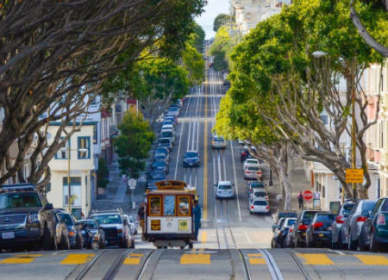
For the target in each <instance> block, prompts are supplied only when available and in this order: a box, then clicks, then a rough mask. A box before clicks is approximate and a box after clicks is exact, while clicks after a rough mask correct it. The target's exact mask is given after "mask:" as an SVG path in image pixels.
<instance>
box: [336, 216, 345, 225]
mask: <svg viewBox="0 0 388 280" xmlns="http://www.w3.org/2000/svg"><path fill="white" fill-rule="evenodd" d="M335 222H336V223H337V224H343V223H344V222H345V221H344V217H342V216H337V218H335Z"/></svg>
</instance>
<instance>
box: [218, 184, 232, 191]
mask: <svg viewBox="0 0 388 280" xmlns="http://www.w3.org/2000/svg"><path fill="white" fill-rule="evenodd" d="M218 188H219V189H220V190H229V189H231V188H232V186H231V185H228V184H222V185H219V186H218Z"/></svg>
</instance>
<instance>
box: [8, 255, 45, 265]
mask: <svg viewBox="0 0 388 280" xmlns="http://www.w3.org/2000/svg"><path fill="white" fill-rule="evenodd" d="M41 256H42V255H40V254H20V255H15V256H13V257H10V258H6V259H3V260H1V261H0V264H25V263H32V262H33V261H34V260H35V258H37V257H41Z"/></svg>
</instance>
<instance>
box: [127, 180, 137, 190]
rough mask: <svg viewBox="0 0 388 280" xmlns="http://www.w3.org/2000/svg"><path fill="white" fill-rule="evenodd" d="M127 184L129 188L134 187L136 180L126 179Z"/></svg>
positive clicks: (132, 188)
mask: <svg viewBox="0 0 388 280" xmlns="http://www.w3.org/2000/svg"><path fill="white" fill-rule="evenodd" d="M128 186H129V188H130V189H131V190H134V189H136V180H135V179H133V178H131V179H129V180H128Z"/></svg>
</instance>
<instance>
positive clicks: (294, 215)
mask: <svg viewBox="0 0 388 280" xmlns="http://www.w3.org/2000/svg"><path fill="white" fill-rule="evenodd" d="M297 217H298V214H297V213H296V212H278V214H277V215H276V216H275V220H274V223H273V225H272V231H275V228H276V227H277V225H278V222H279V220H280V219H281V218H295V219H296V218H297Z"/></svg>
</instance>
